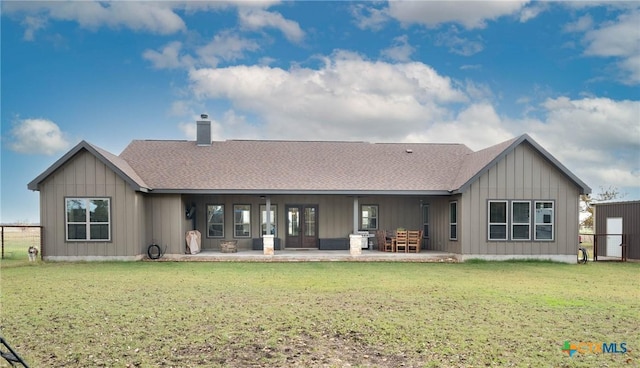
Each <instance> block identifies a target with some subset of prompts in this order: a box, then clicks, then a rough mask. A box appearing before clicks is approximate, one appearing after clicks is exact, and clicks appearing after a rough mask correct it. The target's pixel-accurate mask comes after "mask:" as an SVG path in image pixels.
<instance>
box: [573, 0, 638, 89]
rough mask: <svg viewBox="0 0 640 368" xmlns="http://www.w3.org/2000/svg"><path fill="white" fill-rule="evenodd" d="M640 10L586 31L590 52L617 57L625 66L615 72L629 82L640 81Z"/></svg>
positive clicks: (619, 62) (585, 52)
mask: <svg viewBox="0 0 640 368" xmlns="http://www.w3.org/2000/svg"><path fill="white" fill-rule="evenodd" d="M638 24H640V10H635V11H631V12H629V13H624V14H622V15H620V16H619V17H618V18H617V19H616V20H615V21H614V22H608V23H605V24H602V25H601V26H600V27H599V28H597V29H591V30H589V31H587V32H586V33H585V35H584V42H585V43H586V45H587V46H586V48H585V51H584V54H585V55H587V56H599V57H614V58H617V59H618V62H617V64H616V65H617V66H618V68H619V69H620V70H621V72H622V73H621V74H622V75H619V76H615V77H617V78H618V79H620V80H621V81H622V82H623V83H625V84H639V83H640V31H639V28H638V27H639V26H638Z"/></svg>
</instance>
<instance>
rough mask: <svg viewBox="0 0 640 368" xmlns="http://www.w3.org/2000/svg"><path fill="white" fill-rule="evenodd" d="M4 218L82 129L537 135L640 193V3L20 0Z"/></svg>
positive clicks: (401, 136) (106, 144)
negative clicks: (201, 119)
mask: <svg viewBox="0 0 640 368" xmlns="http://www.w3.org/2000/svg"><path fill="white" fill-rule="evenodd" d="M0 4H1V5H0V6H1V7H2V9H1V10H2V14H1V19H0V20H1V22H2V23H1V25H2V30H1V31H2V40H1V41H2V43H1V47H2V50H1V51H2V54H1V63H2V65H1V77H2V79H1V81H0V83H1V92H2V94H1V119H2V120H1V122H2V127H1V132H0V133H1V144H2V157H1V164H2V167H1V168H2V172H1V174H2V176H1V184H2V186H1V202H0V206H1V212H0V222H18V221H21V222H22V221H27V222H38V221H39V215H38V211H39V208H38V193H37V192H31V191H29V190H28V189H27V183H28V182H29V181H31V180H33V179H34V178H35V177H36V176H38V175H39V174H40V173H41V172H43V171H44V170H45V169H46V168H47V167H48V166H50V165H51V164H52V163H53V162H55V161H56V160H57V159H58V158H60V157H61V156H62V155H63V154H64V153H65V152H66V151H67V150H68V149H70V148H71V147H73V146H74V145H75V144H77V143H78V142H79V141H80V140H83V139H84V140H87V141H89V142H90V143H92V144H95V145H97V146H99V147H102V148H104V149H107V150H109V151H111V152H113V153H115V154H119V153H120V152H121V151H122V150H123V149H124V148H125V147H126V145H127V144H128V143H129V142H130V141H131V140H133V139H194V138H195V120H196V118H197V117H198V116H199V114H200V113H203V112H206V113H208V114H209V116H210V118H211V119H212V120H213V129H212V130H213V139H214V140H224V139H295V140H364V141H371V142H455V143H464V144H466V145H467V146H469V147H470V148H472V149H474V150H478V149H482V148H485V147H487V146H490V145H493V144H496V143H499V142H502V141H504V140H507V139H510V138H512V137H514V136H518V135H520V134H522V133H528V134H529V135H531V136H532V137H533V138H534V139H536V140H537V141H538V142H539V143H540V144H541V145H542V146H543V147H545V148H546V149H547V150H548V151H549V152H550V153H551V154H553V155H554V156H555V157H556V158H558V159H559V160H560V161H561V162H563V163H564V164H565V166H567V167H568V168H569V169H570V170H571V171H573V172H574V173H575V174H576V175H577V176H578V177H580V178H581V179H582V180H583V181H585V182H586V183H587V184H588V185H589V186H591V188H592V189H593V191H594V194H597V193H598V192H599V191H600V188H601V187H602V188H604V189H607V188H609V187H615V188H618V190H619V191H620V192H622V193H626V196H625V197H624V199H627V200H632V199H640V26H639V24H640V3H638V2H613V3H606V2H602V3H600V2H596V1H588V2H528V1H511V2H506V1H503V2H482V1H467V2H456V1H451V2H436V1H423V2H416V1H413V2H405V1H390V2H386V1H377V2H348V1H340V2H320V1H316V2H311V1H308V2H278V1H264V2H251V3H247V2H234V1H228V2H220V1H219V2H188V1H187V2H185V1H173V2H154V1H144V2H91V1H78V2H61V1H47V2H32V1H3V2H2V3H0Z"/></svg>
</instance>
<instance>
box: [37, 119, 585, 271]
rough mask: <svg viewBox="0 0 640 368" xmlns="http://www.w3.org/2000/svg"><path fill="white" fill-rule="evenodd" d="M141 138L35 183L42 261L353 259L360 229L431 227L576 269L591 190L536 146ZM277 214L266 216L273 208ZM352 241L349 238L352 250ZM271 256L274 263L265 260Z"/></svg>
mask: <svg viewBox="0 0 640 368" xmlns="http://www.w3.org/2000/svg"><path fill="white" fill-rule="evenodd" d="M210 137H211V123H210V121H208V120H207V119H206V117H204V115H203V118H202V120H201V121H198V122H197V140H196V141H178V140H175V141H173V140H135V141H132V142H131V143H130V144H129V145H128V146H127V147H126V148H125V149H124V151H123V152H122V153H121V154H120V155H119V156H117V155H114V154H112V153H110V152H107V151H105V150H103V149H101V148H99V147H96V146H94V145H92V144H90V143H88V142H85V141H82V142H80V143H79V144H78V145H76V146H75V147H74V148H72V149H71V150H70V151H69V152H67V153H66V154H65V155H64V156H62V157H61V158H60V159H59V160H58V161H57V162H55V163H54V164H53V165H52V166H51V167H49V168H48V169H47V170H46V171H44V172H43V173H42V174H41V175H39V176H38V177H37V178H35V179H34V180H33V181H32V182H30V183H29V184H28V188H29V189H31V190H37V191H39V192H40V212H41V214H40V222H41V224H42V225H43V226H44V246H43V249H42V252H43V258H44V259H46V260H107V259H114V260H138V259H142V258H143V257H144V256H145V255H146V254H147V247H148V246H149V245H150V244H158V245H160V246H161V247H162V248H165V247H166V255H167V256H170V255H178V254H184V253H185V233H186V232H187V231H190V230H193V229H196V230H199V231H200V232H201V234H202V244H201V248H202V249H203V250H208V249H211V250H217V249H219V247H220V242H221V241H223V240H235V241H237V247H238V248H239V249H241V250H243V249H244V250H252V249H258V250H259V249H263V247H264V251H265V254H270V253H269V252H270V251H272V250H273V249H275V252H277V251H278V250H279V249H298V248H303V249H306V248H311V249H349V247H350V244H351V241H352V240H353V239H354V238H357V235H354V234H357V233H358V231H362V230H364V231H370V232H373V231H375V230H394V229H396V228H398V227H403V228H407V229H423V230H424V234H423V236H424V241H423V244H422V248H423V249H426V250H437V251H443V252H449V253H453V254H456V255H457V257H458V258H459V260H465V259H471V258H484V259H510V258H539V259H553V260H558V261H566V262H574V261H575V259H576V252H577V241H576V239H577V238H578V231H579V229H578V200H579V196H580V195H581V194H586V193H590V191H591V189H590V188H589V187H588V186H587V185H586V184H585V183H583V182H582V181H581V180H580V179H578V178H577V177H576V176H575V175H574V174H572V173H571V172H570V171H569V170H568V169H567V168H566V167H565V166H563V165H562V164H561V163H560V162H559V161H558V160H557V159H555V158H554V157H553V156H552V155H551V154H550V153H549V152H547V151H546V150H545V149H544V148H543V147H542V146H541V145H540V144H538V143H537V142H536V141H534V140H533V139H532V138H531V137H529V136H528V135H526V134H525V135H522V136H520V137H516V138H514V139H511V140H508V141H506V142H503V143H500V144H497V145H495V146H492V147H489V148H486V149H483V150H480V151H477V152H474V151H472V150H470V149H469V148H467V147H466V146H464V145H462V144H430V143H428V144H425V143H367V142H326V141H323V142H320V141H251V140H227V141H220V142H218V141H215V142H212V141H211V138H210ZM267 208H270V211H266V209H267ZM350 239H351V240H350ZM267 250H269V252H267Z"/></svg>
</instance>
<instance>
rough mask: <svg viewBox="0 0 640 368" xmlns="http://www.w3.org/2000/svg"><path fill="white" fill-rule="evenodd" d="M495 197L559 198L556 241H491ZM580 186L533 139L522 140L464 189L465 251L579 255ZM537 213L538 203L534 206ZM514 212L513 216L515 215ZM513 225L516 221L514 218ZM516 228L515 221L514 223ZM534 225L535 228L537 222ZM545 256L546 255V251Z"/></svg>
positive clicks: (498, 255) (493, 255) (501, 254)
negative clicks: (491, 210)
mask: <svg viewBox="0 0 640 368" xmlns="http://www.w3.org/2000/svg"><path fill="white" fill-rule="evenodd" d="M489 200H507V201H510V200H527V201H531V202H532V206H533V204H534V203H533V202H534V201H536V200H544V201H553V202H554V217H555V222H554V229H553V230H554V239H553V240H552V241H533V234H532V237H531V239H532V240H530V241H512V240H509V241H489V240H488V234H487V231H488V230H487V227H488V214H487V212H488V201H489ZM578 200H579V189H578V188H577V187H576V186H575V184H573V183H572V182H571V181H570V180H568V179H567V178H566V177H565V176H564V175H562V173H561V172H560V171H558V170H557V169H556V168H555V167H554V166H552V165H551V164H550V163H549V162H548V161H547V160H545V159H544V158H543V157H542V156H541V155H540V154H538V153H537V152H536V151H535V150H534V149H533V148H532V147H531V146H530V145H528V144H522V145H519V146H518V147H516V148H515V149H514V150H513V151H511V152H510V153H509V154H507V155H506V156H505V157H504V159H502V160H500V161H498V162H497V164H496V165H495V166H493V167H491V168H490V169H489V170H488V171H487V172H485V173H484V174H483V175H481V176H480V177H479V178H478V180H477V181H475V182H474V183H472V184H471V185H470V186H469V188H468V190H467V191H466V192H464V193H463V195H462V200H461V202H462V207H461V208H460V209H459V211H460V213H461V214H462V219H461V221H462V222H463V224H464V226H461V227H460V229H462V239H463V240H464V241H463V242H462V243H461V244H462V249H461V253H462V254H465V258H473V257H476V256H480V255H487V256H489V258H496V259H500V258H505V257H513V258H519V257H523V258H524V257H526V256H547V255H548V256H550V257H549V258H553V259H557V260H567V257H566V256H569V255H570V256H572V257H575V254H576V249H577V238H578ZM531 212H532V213H531V216H532V219H533V218H534V217H535V209H533V208H532V210H531ZM509 217H510V216H509ZM509 225H510V222H509ZM508 229H510V226H508ZM531 231H532V232H533V231H534V226H533V224H532V227H531ZM543 258H544V257H543Z"/></svg>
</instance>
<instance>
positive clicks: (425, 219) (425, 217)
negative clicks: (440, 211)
mask: <svg viewBox="0 0 640 368" xmlns="http://www.w3.org/2000/svg"><path fill="white" fill-rule="evenodd" d="M422 237H423V238H428V237H429V205H428V204H425V205H423V206H422Z"/></svg>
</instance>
